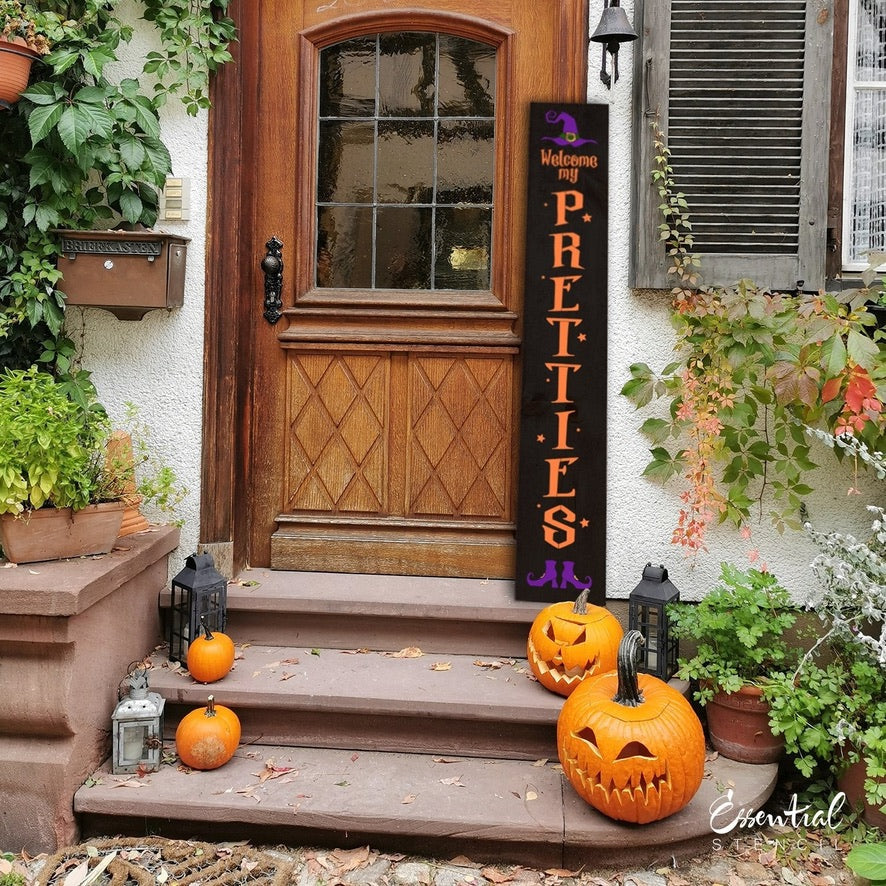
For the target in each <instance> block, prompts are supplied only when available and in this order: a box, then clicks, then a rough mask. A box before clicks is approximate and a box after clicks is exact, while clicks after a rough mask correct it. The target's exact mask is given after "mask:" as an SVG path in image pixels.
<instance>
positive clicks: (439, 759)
mask: <svg viewBox="0 0 886 886" xmlns="http://www.w3.org/2000/svg"><path fill="white" fill-rule="evenodd" d="M433 760H434V762H435V763H460V762H461V760H451V759H450V758H449V757H434V758H433Z"/></svg>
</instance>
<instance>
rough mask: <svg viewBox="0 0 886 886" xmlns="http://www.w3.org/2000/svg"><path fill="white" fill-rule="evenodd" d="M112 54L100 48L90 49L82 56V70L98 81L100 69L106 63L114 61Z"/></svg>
mask: <svg viewBox="0 0 886 886" xmlns="http://www.w3.org/2000/svg"><path fill="white" fill-rule="evenodd" d="M115 60H116V59H115V58H114V55H113V53H112V52H110V51H108V50H107V49H103V48H102V47H101V46H98V47H96V48H95V49H90V50H89V52H86V53H84V55H83V68H84V70H85V71H86V73H87V74H92V76H93V77H95V78H96V80H98V79H99V78H100V77H101V75H102V69H103V68H104V66H105V65H106V64H107V63H108V62H112V61H115Z"/></svg>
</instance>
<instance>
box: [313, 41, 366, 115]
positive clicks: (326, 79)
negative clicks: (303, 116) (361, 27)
mask: <svg viewBox="0 0 886 886" xmlns="http://www.w3.org/2000/svg"><path fill="white" fill-rule="evenodd" d="M373 114H375V37H361V38H359V39H357V40H348V41H347V42H345V43H338V44H336V45H335V46H330V47H329V48H328V49H324V50H323V52H322V53H321V54H320V116H321V117H372V116H373Z"/></svg>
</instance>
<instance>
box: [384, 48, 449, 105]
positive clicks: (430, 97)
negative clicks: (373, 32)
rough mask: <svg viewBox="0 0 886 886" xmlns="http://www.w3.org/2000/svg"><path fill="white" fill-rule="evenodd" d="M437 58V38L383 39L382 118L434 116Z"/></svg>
mask: <svg viewBox="0 0 886 886" xmlns="http://www.w3.org/2000/svg"><path fill="white" fill-rule="evenodd" d="M436 56H437V38H436V36H435V35H434V34H382V35H381V38H380V39H379V58H378V102H379V115H380V116H381V117H429V116H431V115H433V113H434V95H435V89H434V81H435V75H436V69H437V61H436Z"/></svg>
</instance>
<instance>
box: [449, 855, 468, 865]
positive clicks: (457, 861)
mask: <svg viewBox="0 0 886 886" xmlns="http://www.w3.org/2000/svg"><path fill="white" fill-rule="evenodd" d="M449 863H450V864H454V865H456V866H457V867H460V868H471V867H473V866H474V862H472V861H471V859H469V858H468V857H467V856H464V855H456V856H455V858H450V859H449Z"/></svg>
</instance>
